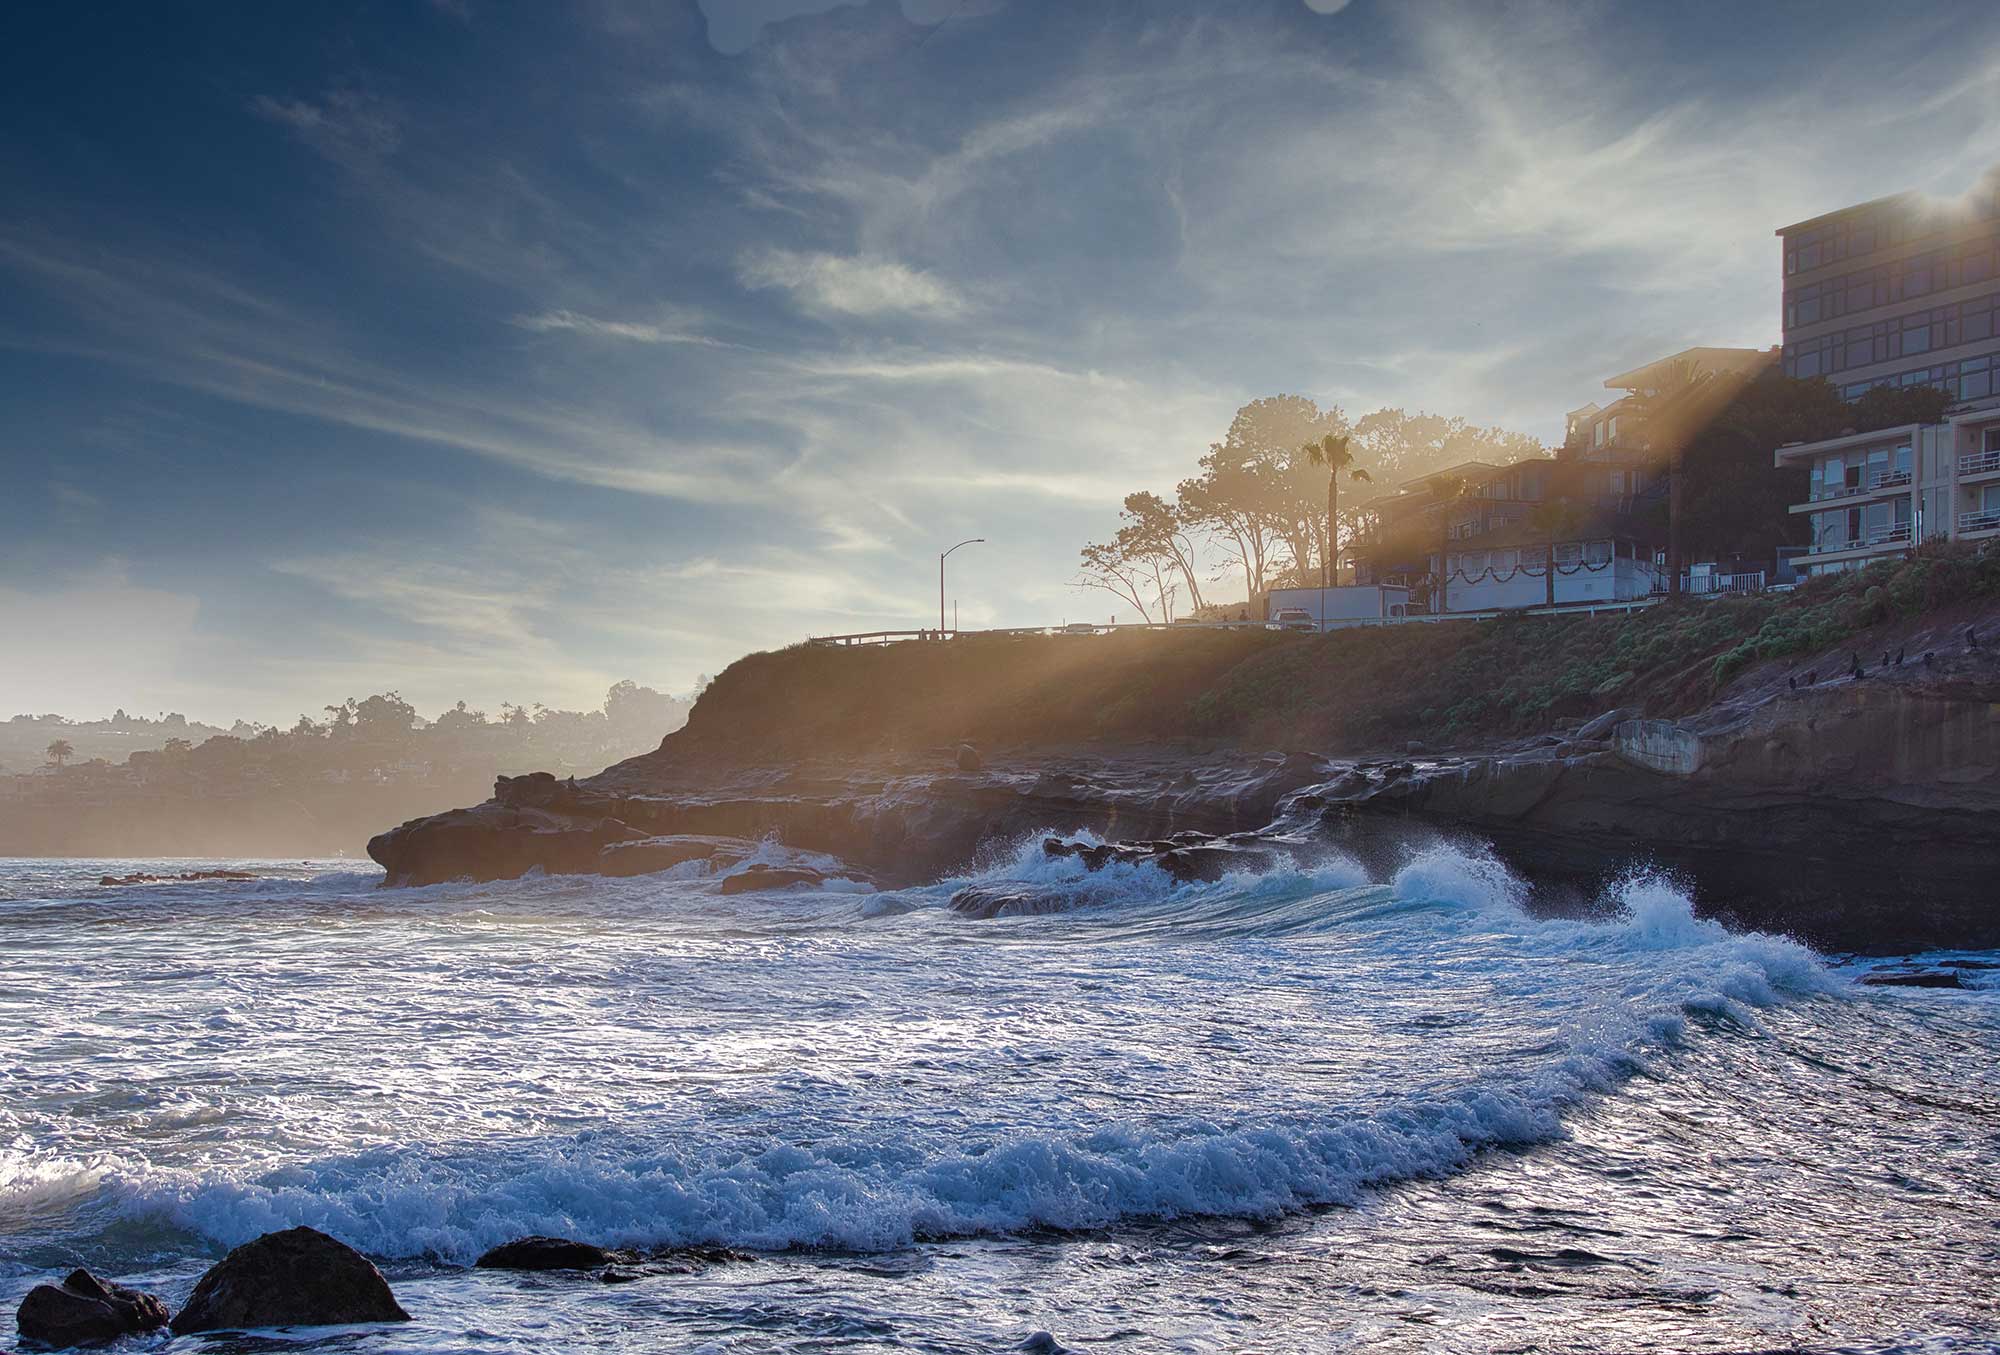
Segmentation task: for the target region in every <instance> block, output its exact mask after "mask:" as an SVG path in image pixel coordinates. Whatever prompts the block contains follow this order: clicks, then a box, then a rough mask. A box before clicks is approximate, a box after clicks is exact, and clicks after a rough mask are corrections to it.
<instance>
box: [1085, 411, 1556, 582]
mask: <svg viewBox="0 0 2000 1355" xmlns="http://www.w3.org/2000/svg"><path fill="white" fill-rule="evenodd" d="M1543 450H1544V449H1543V448H1542V445H1541V444H1540V443H1539V442H1537V441H1536V440H1535V439H1534V438H1532V437H1529V436H1528V435H1527V434H1525V433H1515V432H1510V431H1508V430H1507V429H1504V428H1498V427H1483V426H1479V425H1475V424H1471V423H1468V422H1467V421H1466V420H1464V419H1461V418H1452V417H1447V416H1444V415H1439V414H1426V413H1421V412H1420V413H1416V414H1410V413H1407V412H1405V411H1403V410H1400V409H1378V410H1376V411H1375V412H1373V413H1371V414H1365V415H1363V416H1362V417H1361V418H1359V419H1355V420H1350V419H1349V418H1348V416H1347V414H1346V413H1345V412H1344V411H1343V410H1341V409H1340V407H1339V406H1337V405H1330V406H1328V407H1327V408H1325V409H1321V408H1320V406H1319V404H1318V403H1317V402H1316V401H1313V400H1310V399H1307V398H1306V397H1305V396H1302V395H1273V396H1269V397H1266V398H1264V399H1261V400H1253V401H1251V402H1250V403H1249V404H1247V405H1244V406H1243V407H1242V408H1241V409H1239V410H1237V411H1236V417H1235V418H1234V419H1233V420H1231V422H1230V425H1229V430H1228V431H1227V432H1226V433H1225V434H1224V435H1223V437H1222V439H1221V441H1219V442H1215V443H1212V444H1210V446H1209V449H1208V451H1207V452H1206V453H1205V454H1204V455H1203V456H1202V457H1201V458H1200V459H1199V460H1198V461H1197V463H1196V467H1197V473H1196V474H1195V475H1193V476H1190V477H1188V478H1186V479H1184V480H1182V481H1180V483H1179V484H1178V485H1176V486H1175V490H1174V498H1173V499H1172V500H1171V501H1169V500H1167V499H1164V498H1162V497H1160V496H1159V495H1157V494H1154V493H1152V492H1150V491H1144V492H1139V493H1135V494H1131V495H1128V496H1127V497H1126V499H1125V503H1124V511H1123V512H1122V514H1121V515H1120V518H1119V526H1118V529H1117V530H1116V531H1115V532H1114V533H1113V534H1112V536H1111V537H1110V538H1108V539H1107V540H1105V541H1101V542H1092V543H1090V544H1089V545H1086V546H1085V547H1084V548H1083V552H1082V559H1081V566H1080V571H1079V574H1078V584H1079V586H1080V587H1083V588H1086V589H1094V590H1098V591H1102V592H1106V593H1109V594H1111V595H1112V597H1114V598H1116V599H1117V600H1118V601H1119V602H1120V603H1121V604H1122V605H1123V606H1126V607H1129V608H1130V609H1131V615H1133V616H1135V617H1137V618H1138V619H1139V620H1142V621H1172V620H1173V619H1174V618H1175V617H1176V616H1218V617H1219V616H1222V615H1224V614H1227V615H1230V616H1234V615H1236V614H1237V613H1238V612H1240V611H1243V610H1245V609H1246V608H1247V610H1248V611H1249V613H1250V614H1251V615H1261V614H1262V611H1263V599H1264V594H1265V592H1266V591H1268V590H1269V589H1272V588H1279V587H1285V586H1289V585H1294V584H1305V585H1310V584H1318V583H1321V582H1323V581H1324V580H1326V579H1327V578H1331V577H1332V576H1333V573H1334V571H1333V570H1332V569H1331V568H1330V567H1329V561H1330V560H1335V561H1337V555H1338V552H1339V550H1341V549H1344V548H1345V545H1346V543H1347V542H1349V541H1350V540H1352V539H1353V537H1354V536H1355V534H1356V533H1357V532H1359V531H1360V530H1361V529H1362V528H1363V526H1365V525H1366V523H1367V522H1368V520H1369V519H1370V516H1371V514H1370V511H1369V509H1368V507H1367V504H1366V503H1365V502H1363V501H1360V500H1358V499H1350V501H1349V502H1348V503H1347V505H1346V506H1345V507H1343V506H1342V504H1341V497H1340V494H1339V488H1338V485H1337V484H1336V483H1335V481H1336V480H1339V479H1346V480H1350V481H1356V482H1363V483H1367V482H1373V483H1374V484H1376V485H1378V486H1381V487H1384V488H1387V489H1393V488H1394V486H1396V485H1397V484H1400V483H1402V482H1403V481H1406V480H1409V479H1411V478H1413V477H1415V476H1419V475H1425V474H1429V473H1431V472H1433V471H1438V470H1442V469H1444V468H1445V467H1447V466H1451V465H1455V464H1457V463H1460V462H1464V461H1486V462H1489V463H1492V464H1494V465H1504V464H1506V463H1509V462H1513V461H1518V460H1520V459H1521V458H1523V457H1527V456H1538V455H1541V454H1542V452H1543ZM1330 541H1331V542H1333V543H1334V545H1335V550H1334V551H1332V552H1329V550H1328V543H1329V542H1330ZM1225 582H1226V583H1227V584H1229V585H1231V586H1232V591H1233V586H1234V585H1236V584H1239V583H1240V585H1241V588H1242V591H1243V596H1244V597H1245V598H1246V599H1247V601H1246V602H1244V603H1236V602H1227V603H1222V604H1217V603H1215V602H1213V601H1212V600H1210V599H1208V598H1207V596H1206V594H1205V591H1204V588H1203V585H1204V584H1205V583H1206V584H1211V585H1212V584H1215V583H1225Z"/></svg>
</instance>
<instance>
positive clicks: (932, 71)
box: [0, 0, 2000, 724]
mask: <svg viewBox="0 0 2000 1355" xmlns="http://www.w3.org/2000/svg"><path fill="white" fill-rule="evenodd" d="M1996 161H2000V6H1994V5H1992V4H1990V3H1986V2H1985V0H1973V2H1970V3H1962V4H1947V3H1930V4H1920V5H1912V6H1888V5H1882V4H1879V3H1869V4H1851V5H1844V4H1841V3H1837V2H1836V0H1816V2H1815V3H1809V4H1792V3H1782V2H1779V0H1773V2H1771V3H1762V4H1757V5H1741V4H1739V3H1736V2H1735V0H1731V2H1730V3H1711V2H1710V0H1686V2H1685V3H1681V4H1677V5H1673V6H1663V5H1654V4H1629V5H1622V4H1610V3H1596V4H1593V3H1587V2H1586V3H1548V4H1542V3H1534V2H1533V0H1524V2H1521V3H1514V2H1512V0H1472V2H1471V3H1464V4H1452V3H1444V2H1442V0H1440V2H1438V3H1430V2H1428V0H1347V2H1346V3H1342V2H1341V0H1232V2H1231V3H1229V4H1215V3H1209V0H1103V2H1102V3H1100V2H1097V0H963V3H954V0H870V2H869V3H844V2H843V0H578V3H571V4H561V5H545V4H525V3H524V4H519V5H515V4H501V3H498V0H401V2H399V3H388V2H387V0H360V2H359V3H353V4H331V3H328V4H318V5H296V6H294V5H281V6H219V5H210V4H197V3H187V4H182V3H170V2H169V0H158V2H156V3H145V4H133V5H130V6H122V7H121V6H98V5H86V4H78V5H73V6H33V7H29V8H28V9H27V10H24V11H23V12H22V13H19V14H14V15H12V16H10V29H9V34H8V41H7V43H6V44H5V45H4V49H0V718H5V716H6V715H9V714H12V713H15V712H25V711H33V712H37V713H39V712H44V711H60V712H62V713H65V714H70V715H74V716H78V717H91V716H98V715H102V714H106V713H108V712H109V711H110V710H111V709H112V708H113V707H116V706H122V707H124V708H126V709H128V710H131V711H133V712H134V713H143V714H154V713H157V712H160V711H166V710H178V711H183V712H185V713H186V714H188V715H189V716H190V717H192V718H199V719H207V720H212V721H216V722H219V723H225V724H226V723H228V722H229V721H231V720H233V719H236V718H247V719H251V720H259V721H266V722H273V723H283V724H289V723H290V722H291V721H292V720H293V719H295V718H296V716H297V715H298V713H299V712H301V711H316V710H318V709H319V708H320V707H321V706H322V705H324V704H326V703H328V702H331V701H338V700H340V699H342V698H344V697H347V696H365V695H367V694H368V693H370V692H374V691H380V690H384V689H389V688H394V689H396V690H399V691H400V692H401V693H402V694H403V695H404V696H405V697H406V698H408V699H410V700H412V701H413V702H415V703H416V705H417V706H418V708H419V709H420V710H422V711H424V712H425V713H426V714H431V713H434V712H435V711H436V710H437V709H439V708H442V707H443V706H445V705H447V704H449V703H450V702H452V701H455V700H458V699H461V698H462V699H465V700H467V701H470V702H471V703H473V704H474V705H476V706H483V707H485V708H487V709H497V708H498V706H499V704H500V702H502V701H517V702H534V701H541V702H546V703H547V704H549V705H556V706H569V707H581V708H591V707H595V706H597V705H598V704H600V703H601V701H602V700H603V694H604V690H605V688H607V687H608V686H609V685H610V684H611V683H613V682H615V681H617V680H619V679H621V678H628V677H629V678H633V679H636V680H638V681H640V682H642V683H646V684H648V685H652V686H656V687H659V688H661V689H662V690H670V691H676V692H685V691H687V690H689V689H691V688H692V686H693V685H694V683H695V681H696V678H697V675H699V674H704V673H714V672H716V671H718V670H720V669H721V668H722V667H724V666H725V665H726V664H728V663H729V662H730V661H731V660H732V659H733V658H735V657H737V656H739V655H741V654H743V653H745V652H749V651H753V650H758V649H769V648H775V647H778V646H782V645H785V644H789V643H793V642H795V641H797V640H799V639H802V638H804V637H805V636H807V635H811V634H827V633H835V632H854V631H866V630H874V629H881V628H903V627H914V626H920V625H928V624H935V622H936V607H937V553H938V552H939V551H940V550H942V549H943V548H944V547H946V546H948V545H950V544H951V543H953V542H956V541H958V540H960V539H962V538H966V537H975V536H976V537H984V538H986V543H985V544H983V545H977V546H968V547H966V548H965V549H963V550H961V551H959V552H958V553H957V554H955V555H954V556H953V557H952V559H951V576H950V584H949V590H950V595H951V596H952V597H953V598H955V599H956V601H957V603H958V615H959V618H960V621H961V624H963V625H965V626H967V627H972V626H979V625H1029V624H1044V623H1052V622H1057V621H1061V620H1064V619H1075V618H1078V617H1089V618H1093V619H1098V618H1100V617H1101V616H1106V615H1109V614H1111V613H1113V612H1115V611H1116V610H1117V604H1115V603H1113V602H1111V601H1110V600H1109V599H1107V598H1105V597H1103V596H1102V595H1090V594H1084V593H1080V592H1078V591H1077V590H1076V588H1075V587H1074V579H1075V568H1074V567H1075V562H1076V553H1077V550H1078V548H1079V547H1080V546H1081V545H1082V544H1083V543H1084V542H1085V541H1087V540H1090V539H1092V538H1093V537H1100V536H1103V535H1104V534H1106V533H1107V532H1108V531H1109V530H1110V529H1111V528H1112V527H1113V526H1114V525H1115V518H1116V514H1117V510H1118V505H1119V502H1120V500H1121V499H1122V497H1123V496H1124V495H1125V494H1126V493H1127V492H1130V491H1132V490H1135V489H1155V490H1160V491H1164V492H1167V493H1171V490H1172V486H1173V484H1174V482H1175V481H1176V480H1178V479H1180V478H1182V477H1184V476H1186V475H1188V474H1189V473H1191V472H1192V470H1193V467H1194V462H1195V459H1196V458H1197V457H1198V456H1200V455H1201V454H1202V452H1203V451H1204V450H1205V449H1206V447H1207V445H1208V444H1209V443H1210V442H1211V441H1214V440H1216V439H1217V438H1219V437H1220V436H1221V435H1222V433H1223V431H1224V430H1225V429H1226V428H1227V426H1228V422H1229V418H1230V415H1231V413H1232V412H1233V411H1234V410H1235V408H1236V407H1237V406H1238V405H1240V404H1242V403H1244V402H1246V401H1248V400H1251V399H1254V398H1257V397H1259V396H1264V395H1271V394H1277V393H1281V392H1289V393H1297V394H1303V395H1309V396H1312V397H1313V398H1315V399H1317V400H1319V401H1320V402H1321V403H1322V404H1328V403H1332V404H1338V405H1340V406H1342V407H1343V408H1345V409H1346V410H1348V411H1349V412H1350V414H1359V413H1362V412H1365V411H1367V410H1370V409H1374V408H1377V407H1381V406H1399V407H1404V408H1407V409H1411V410H1417V409H1423V410H1428V411H1432V412H1437V413H1444V414H1459V415H1464V416H1466V417H1467V418H1470V419H1472V420H1474V421H1475V422H1480V423H1497V424H1501V425H1504V426H1507V427H1510V428H1516V429H1520V430H1522V431H1525V432H1529V433H1532V434H1535V435H1537V436H1539V437H1541V438H1543V439H1545V440H1549V441H1555V440H1558V439H1559V437H1560V434H1561V427H1562V416H1563V413H1564V411H1565V410H1568V409H1571V408H1575V407H1577V406H1579V405H1581V404H1584V403H1585V402H1587V401H1589V400H1591V399H1593V398H1595V397H1597V396H1598V395H1600V394H1601V391H1602V387H1601V383H1602V380H1603V378H1604V377H1605V376H1608V375H1610V374H1612V373H1614V372H1618V371H1621V370H1624V369H1626V368H1628V367H1631V366H1633V365H1636V364H1637V363H1639V362H1642V361H1645V360H1648V359H1651V358H1655V357H1658V356H1662V355H1664V354H1666V353H1669V352H1672V351H1675V350H1676V349H1679V348H1682V347H1685V346H1688V345H1692V344H1722V345H1758V346H1765V345H1769V344H1772V343H1774V342H1776V341H1777V339H1778V335H1779V323H1778V320H1779V316H1778V309H1779V291H1780V279H1779V256H1778V247H1777V241H1776V239H1775V238H1774V236H1773V231H1774V230H1775V228H1777V227H1778V226H1781V225H1785V224H1788V223H1791V222H1794V221H1797V220H1801V219H1804V218H1807V217H1810V216H1814V215H1817V214H1819V213H1821V212H1824V211H1829V210H1832V209H1834V208H1838V207H1842V206H1845V205H1848V204H1851V203H1854V202H1859V201H1862V200H1865V199H1868V198H1872V197H1878V196H1881V195H1883V194H1886V193H1891V192H1897V191H1901V190H1904V189H1921V190H1925V191H1930V192H1935V193H1940V194H1955V193H1958V192H1961V191H1964V190H1965V189H1966V188H1968V187H1969V186H1970V185H1971V184H1972V182H1973V180H1974V179H1975V178H1976V177H1977V176H1978V174H1979V173H1980V172H1981V171H1982V170H1984V169H1985V168H1987V167H1988V166H1989V165H1991V164H1993V163H1995V162H1996Z"/></svg>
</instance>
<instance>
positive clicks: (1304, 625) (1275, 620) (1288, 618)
mask: <svg viewBox="0 0 2000 1355" xmlns="http://www.w3.org/2000/svg"><path fill="white" fill-rule="evenodd" d="M1264 628H1265V629H1266V630H1304V631H1315V630H1318V629H1319V622H1317V621H1315V620H1313V614H1312V613H1311V612H1309V611H1307V610H1306V609H1305V608H1303V607H1280V608H1278V611H1277V614H1276V615H1274V616H1273V617H1272V618H1271V619H1270V620H1269V621H1268V622H1266V623H1265V626H1264Z"/></svg>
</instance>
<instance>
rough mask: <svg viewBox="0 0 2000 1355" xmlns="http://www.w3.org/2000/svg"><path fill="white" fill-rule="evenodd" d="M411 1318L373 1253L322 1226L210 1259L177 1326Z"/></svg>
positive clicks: (178, 1330)
mask: <svg viewBox="0 0 2000 1355" xmlns="http://www.w3.org/2000/svg"><path fill="white" fill-rule="evenodd" d="M409 1320H410V1315H409V1314H408V1313H406V1312H404V1311H403V1309H402V1306H401V1305H400V1304H398V1303H397V1302H396V1296H395V1295H394V1294H393V1293H391V1292H390V1291H389V1282H388V1281H387V1280H385V1279H383V1278H382V1272H381V1271H379V1270H377V1269H375V1267H374V1266H373V1265H371V1264H369V1261H368V1258H367V1257H365V1256H363V1255H362V1254H361V1253H360V1252H358V1251H356V1250H354V1248H352V1247H350V1246H348V1245H347V1244H346V1243H344V1242H337V1241H335V1240H334V1239H333V1238H330V1237H328V1236H327V1235H326V1234H325V1233H322V1232H320V1231H318V1230H317V1229H314V1228H288V1229H286V1230H285V1231H284V1232H282V1233H266V1234H264V1236H262V1237H260V1238H258V1239H256V1240H255V1241H254V1242H246V1243H244V1244H243V1245H242V1246H240V1247H238V1248H236V1250H234V1251H232V1252H230V1253H229V1255H227V1256H225V1257H223V1258H222V1259H221V1260H220V1261H218V1262H216V1263H215V1264H214V1265H213V1266H211V1267H209V1270H208V1273H207V1274H206V1275H203V1276H202V1277H201V1281H200V1282H199V1283H198V1284H196V1285H195V1287H194V1293H193V1294H191V1295H189V1296H188V1301H187V1306H185V1307H184V1308H182V1309H181V1310H180V1312H178V1313H176V1314H175V1315H174V1320H173V1323H172V1326H173V1330H174V1334H175V1335H176V1336H185V1335H187V1334H188V1333H189V1332H198V1331H242V1330H244V1329H246V1328H249V1327H324V1326H331V1325H334V1324H343V1325H344V1324H346V1323H350V1322H408V1321H409Z"/></svg>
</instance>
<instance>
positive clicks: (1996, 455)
mask: <svg viewBox="0 0 2000 1355" xmlns="http://www.w3.org/2000/svg"><path fill="white" fill-rule="evenodd" d="M1985 475H2000V448H1995V449H1994V450H1993V451H1990V452H1971V453H1968V454H1967V455H1965V456H1961V457H1960V458H1959V459H1958V477H1959V479H1961V480H1969V479H1972V478H1973V477H1975V476H1985Z"/></svg>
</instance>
